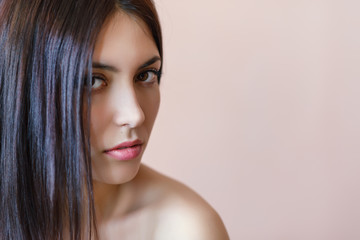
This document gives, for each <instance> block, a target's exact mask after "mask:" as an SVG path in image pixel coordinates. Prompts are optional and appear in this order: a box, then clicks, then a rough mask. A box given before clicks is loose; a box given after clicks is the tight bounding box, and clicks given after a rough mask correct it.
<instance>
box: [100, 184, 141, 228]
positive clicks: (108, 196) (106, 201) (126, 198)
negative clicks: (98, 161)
mask: <svg viewBox="0 0 360 240" xmlns="http://www.w3.org/2000/svg"><path fill="white" fill-rule="evenodd" d="M133 185H134V184H133V183H131V182H128V183H124V184H117V185H115V184H106V183H101V182H97V181H95V180H94V181H93V186H94V188H93V189H94V204H95V213H96V216H97V222H98V224H99V225H101V223H102V222H106V221H109V220H111V219H113V218H114V217H121V216H123V215H125V214H127V212H129V210H131V209H132V207H133V205H134V202H135V201H134V200H135V191H134V190H135V188H134V187H133Z"/></svg>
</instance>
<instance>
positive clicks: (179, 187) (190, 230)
mask: <svg viewBox="0 0 360 240" xmlns="http://www.w3.org/2000/svg"><path fill="white" fill-rule="evenodd" d="M142 175H143V178H144V180H145V179H147V183H148V184H149V185H148V187H149V189H152V190H149V191H156V195H157V196H160V197H159V198H157V200H156V203H155V204H153V206H154V209H155V210H156V222H157V224H156V228H155V229H154V239H156V240H162V239H173V240H177V239H188V240H202V239H204V240H205V239H206V240H226V239H229V237H228V234H227V232H226V229H225V226H224V224H223V222H222V220H221V218H220V216H219V215H218V213H217V212H216V211H215V210H214V209H213V208H212V207H211V206H210V205H209V204H208V203H207V202H206V201H205V200H204V199H203V198H202V197H200V196H199V195H198V194H197V193H196V192H194V191H193V190H191V189H190V188H189V187H187V186H185V185H184V184H182V183H180V182H178V181H175V180H173V179H171V178H169V177H166V176H164V175H162V174H160V173H158V172H156V171H154V170H152V169H151V168H149V167H146V166H142Z"/></svg>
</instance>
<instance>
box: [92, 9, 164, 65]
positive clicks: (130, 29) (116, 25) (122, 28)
mask: <svg viewBox="0 0 360 240" xmlns="http://www.w3.org/2000/svg"><path fill="white" fill-rule="evenodd" d="M154 56H159V52H158V49H157V47H156V44H155V42H154V40H153V38H152V35H151V33H150V31H149V29H148V27H147V26H146V24H145V23H144V22H143V21H142V20H140V19H139V18H136V17H132V16H130V15H128V14H126V13H123V12H120V11H119V12H117V13H115V14H114V15H113V16H111V17H110V18H109V19H108V20H107V21H106V22H105V23H104V25H103V26H102V29H101V31H100V33H99V35H98V37H97V40H96V44H95V49H94V55H93V61H96V62H102V63H109V64H113V65H116V66H117V67H120V69H121V68H122V67H126V66H128V65H129V64H130V65H132V64H135V65H137V64H140V63H142V62H143V61H144V59H146V60H147V59H148V58H151V57H154Z"/></svg>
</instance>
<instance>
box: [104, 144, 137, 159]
mask: <svg viewBox="0 0 360 240" xmlns="http://www.w3.org/2000/svg"><path fill="white" fill-rule="evenodd" d="M105 153H106V154H107V155H109V156H110V157H112V158H115V159H116V160H119V161H126V160H131V159H134V158H136V157H138V156H139V155H140V153H141V145H136V146H133V147H128V148H123V149H117V150H112V151H108V152H105Z"/></svg>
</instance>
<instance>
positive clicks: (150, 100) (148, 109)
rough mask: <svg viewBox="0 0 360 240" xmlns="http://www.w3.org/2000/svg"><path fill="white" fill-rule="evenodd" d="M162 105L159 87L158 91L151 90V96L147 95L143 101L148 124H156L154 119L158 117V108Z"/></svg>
mask: <svg viewBox="0 0 360 240" xmlns="http://www.w3.org/2000/svg"><path fill="white" fill-rule="evenodd" d="M159 106H160V91H159V89H157V90H156V91H153V92H151V94H150V96H148V97H147V99H145V100H144V101H143V111H144V113H145V117H146V119H145V121H146V123H147V125H150V126H151V127H152V125H153V124H154V121H155V119H156V116H157V113H158V110H159Z"/></svg>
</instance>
